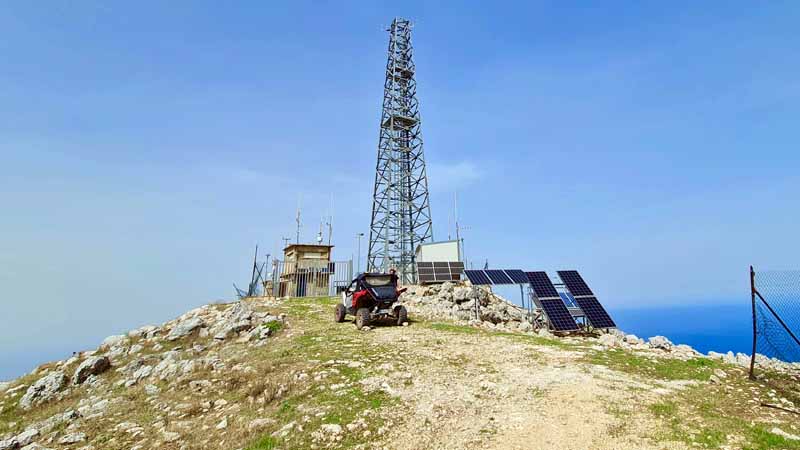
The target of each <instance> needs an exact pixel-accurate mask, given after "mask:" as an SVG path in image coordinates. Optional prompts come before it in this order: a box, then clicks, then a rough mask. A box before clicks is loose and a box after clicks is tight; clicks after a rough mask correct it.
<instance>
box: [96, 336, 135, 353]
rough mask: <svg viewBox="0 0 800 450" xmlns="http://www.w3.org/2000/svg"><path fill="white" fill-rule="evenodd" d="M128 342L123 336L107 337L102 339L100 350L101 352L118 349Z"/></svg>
mask: <svg viewBox="0 0 800 450" xmlns="http://www.w3.org/2000/svg"><path fill="white" fill-rule="evenodd" d="M127 341H128V337H127V336H125V335H124V334H118V335H114V336H109V337H107V338H105V339H103V343H102V344H100V348H101V349H103V350H107V349H110V348H114V347H119V346H121V345H123V344H124V343H126V342H127Z"/></svg>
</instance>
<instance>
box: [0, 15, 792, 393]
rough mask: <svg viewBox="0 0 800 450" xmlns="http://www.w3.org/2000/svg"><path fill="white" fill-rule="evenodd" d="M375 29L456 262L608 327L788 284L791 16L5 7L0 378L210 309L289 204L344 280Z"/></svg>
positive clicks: (366, 186) (284, 229) (373, 96)
mask: <svg viewBox="0 0 800 450" xmlns="http://www.w3.org/2000/svg"><path fill="white" fill-rule="evenodd" d="M396 14H397V15H404V16H406V17H409V18H411V19H413V20H414V21H415V22H416V27H415V29H414V35H413V37H414V44H415V62H416V65H417V81H418V84H419V87H418V97H419V99H420V102H421V106H420V110H421V114H422V136H423V139H424V142H425V151H426V160H427V163H428V174H429V177H430V185H431V211H432V213H433V216H434V217H433V219H434V236H435V238H436V239H437V240H444V239H447V238H448V237H451V235H453V231H452V225H451V224H452V223H453V217H452V211H453V197H454V193H455V192H456V191H457V192H458V194H459V205H458V206H459V207H458V211H459V223H460V224H462V225H464V226H466V227H467V228H466V229H465V231H464V233H463V235H464V237H465V251H466V257H467V259H468V262H471V263H473V264H474V265H475V266H480V267H482V266H483V264H484V262H485V261H487V260H488V262H489V265H490V266H491V267H509V268H522V269H541V270H548V271H551V272H552V271H555V270H556V269H561V268H576V269H578V270H580V271H581V272H582V273H583V274H584V276H585V277H586V279H587V280H588V281H589V282H590V284H591V285H592V287H593V288H594V290H595V291H596V292H597V293H598V295H599V296H600V297H601V299H602V300H603V301H604V302H606V303H607V304H608V305H609V307H610V308H611V309H612V310H613V309H614V308H627V307H633V306H641V305H672V304H704V303H709V302H715V300H713V299H719V298H724V299H730V302H737V301H745V302H746V301H747V292H748V285H747V283H748V278H747V277H748V275H747V267H748V265H749V264H755V265H756V266H758V267H763V268H782V267H795V268H796V267H797V266H798V261H797V258H796V255H797V254H799V253H800V241H798V239H797V237H796V236H797V234H796V233H797V224H798V223H800V208H798V207H797V199H798V198H800V176H798V173H797V168H798V167H800V152H798V151H797V127H798V118H800V81H798V77H797V74H798V73H800V58H798V57H797V56H798V55H797V49H798V48H800V47H798V44H800V42H798V33H797V23H799V22H800V4H798V3H796V2H769V3H758V4H754V3H750V2H733V3H724V4H723V3H716V4H709V3H701V2H688V3H683V4H680V5H679V4H675V3H673V2H660V3H658V2H655V3H643V2H627V3H614V4H603V5H589V4H586V3H584V2H574V3H572V2H555V3H552V4H550V5H545V4H541V3H536V4H530V3H529V2H518V3H505V4H503V5H502V6H498V5H496V4H494V3H486V2H474V3H473V4H459V5H444V4H440V3H436V4H430V3H426V2H406V3H404V4H403V5H402V8H400V9H399V10H398V9H397V8H396V4H394V3H392V4H388V3H387V4H384V3H380V2H361V3H360V4H359V3H350V4H348V5H347V6H343V5H341V4H334V3H331V4H326V3H319V2H315V3H313V4H310V3H309V4H299V3H292V4H291V5H289V4H285V5H282V6H275V5H274V4H273V3H272V2H249V1H244V2H237V3H235V4H232V5H225V6H222V5H217V4H213V3H198V2H169V3H162V2H144V3H142V2H135V3H114V4H109V3H107V2H95V1H86V2H78V3H75V2H62V3H59V2H55V3H47V4H44V3H38V2H22V1H20V2H11V3H6V4H5V5H4V7H3V8H2V10H0V29H2V30H3V38H2V39H0V53H2V55H3V61H2V63H0V66H2V68H1V69H0V204H1V205H2V214H0V301H2V305H3V314H2V316H0V329H2V330H3V331H2V334H0V362H1V363H0V379H2V378H8V377H12V376H18V375H20V374H22V373H23V372H24V371H27V370H30V369H31V368H33V367H34V365H35V364H36V363H38V362H43V361H44V360H46V359H49V358H55V357H63V356H67V355H68V354H69V352H72V351H77V350H82V349H86V348H93V347H95V346H96V345H97V344H99V342H100V341H101V340H102V339H103V338H104V337H105V336H106V335H109V334H115V333H120V332H124V331H127V330H128V329H131V328H134V327H137V326H140V325H143V324H146V323H160V322H163V321H165V320H168V319H170V318H172V317H174V316H177V315H178V314H181V313H182V312H184V311H186V310H187V309H189V308H192V307H194V306H198V305H201V304H203V303H206V302H209V301H212V300H216V299H226V298H227V299H230V298H232V297H233V288H232V286H231V283H232V282H236V283H237V284H239V285H240V286H241V285H245V284H246V283H247V281H248V279H249V275H250V264H251V257H252V251H253V246H254V245H255V244H256V243H259V244H261V248H262V249H263V253H264V254H266V253H271V254H273V255H275V254H277V253H278V252H279V250H280V247H281V243H282V241H281V238H282V237H291V236H294V230H295V229H294V214H295V209H296V207H297V205H298V198H299V197H302V213H303V216H302V217H303V229H302V238H303V240H304V241H313V239H314V236H315V234H316V232H317V230H318V228H319V223H320V219H321V217H322V216H323V215H326V214H328V212H329V209H330V203H331V201H330V198H331V194H333V195H334V209H333V214H334V236H333V241H334V244H335V246H336V248H335V249H334V253H335V257H336V258H337V259H347V258H350V257H351V256H352V255H355V253H356V252H357V249H356V242H357V241H356V239H355V236H356V233H359V232H364V233H366V234H367V236H366V237H365V239H364V241H362V258H364V259H365V258H366V247H367V246H366V239H368V235H369V233H368V231H369V230H368V227H369V221H370V209H371V195H372V183H373V179H374V170H375V157H376V145H377V138H378V122H379V112H380V105H381V98H382V97H381V96H382V89H383V77H384V70H385V64H386V46H387V35H386V32H385V31H384V29H385V26H386V25H388V24H389V23H390V21H391V19H392V18H393V17H394V16H395V15H396ZM449 224H450V225H449ZM262 257H263V255H262ZM362 264H363V263H362Z"/></svg>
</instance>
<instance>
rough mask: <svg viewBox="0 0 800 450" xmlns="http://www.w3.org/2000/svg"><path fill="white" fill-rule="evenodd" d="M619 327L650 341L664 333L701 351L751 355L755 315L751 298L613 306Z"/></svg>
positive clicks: (611, 309)
mask: <svg viewBox="0 0 800 450" xmlns="http://www.w3.org/2000/svg"><path fill="white" fill-rule="evenodd" d="M609 312H610V313H611V316H612V317H613V318H614V320H615V322H616V323H617V327H618V329H620V330H622V331H624V332H625V333H627V334H635V335H636V336H638V337H640V338H643V339H645V340H647V338H649V337H653V336H664V337H666V338H667V339H669V340H670V341H672V342H673V343H674V344H686V345H689V346H691V347H692V348H694V349H695V350H697V351H698V352H700V353H703V354H707V353H708V352H709V351H714V352H717V353H727V352H729V351H731V352H733V353H745V354H748V355H749V354H751V353H752V348H753V322H752V321H753V318H752V313H751V305H750V303H749V302H747V301H737V302H720V303H704V304H696V305H686V304H679V305H658V306H647V307H640V308H631V307H623V308H610V309H609Z"/></svg>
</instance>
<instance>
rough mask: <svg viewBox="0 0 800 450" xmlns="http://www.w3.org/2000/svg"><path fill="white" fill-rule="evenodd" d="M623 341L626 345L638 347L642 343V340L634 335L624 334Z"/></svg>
mask: <svg viewBox="0 0 800 450" xmlns="http://www.w3.org/2000/svg"><path fill="white" fill-rule="evenodd" d="M624 341H625V343H626V344H630V345H639V344H643V343H644V340H643V339H641V338H639V336H636V335H635V334H626V335H625V338H624Z"/></svg>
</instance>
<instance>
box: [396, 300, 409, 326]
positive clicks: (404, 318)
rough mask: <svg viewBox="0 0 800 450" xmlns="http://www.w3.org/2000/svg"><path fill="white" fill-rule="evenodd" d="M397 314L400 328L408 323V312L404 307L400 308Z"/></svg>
mask: <svg viewBox="0 0 800 450" xmlns="http://www.w3.org/2000/svg"><path fill="white" fill-rule="evenodd" d="M395 313H396V315H397V326H398V327H400V326H403V323H405V322H408V311H407V310H406V307H405V306H403V305H400V306H398V307H397V310H396V311H395Z"/></svg>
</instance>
